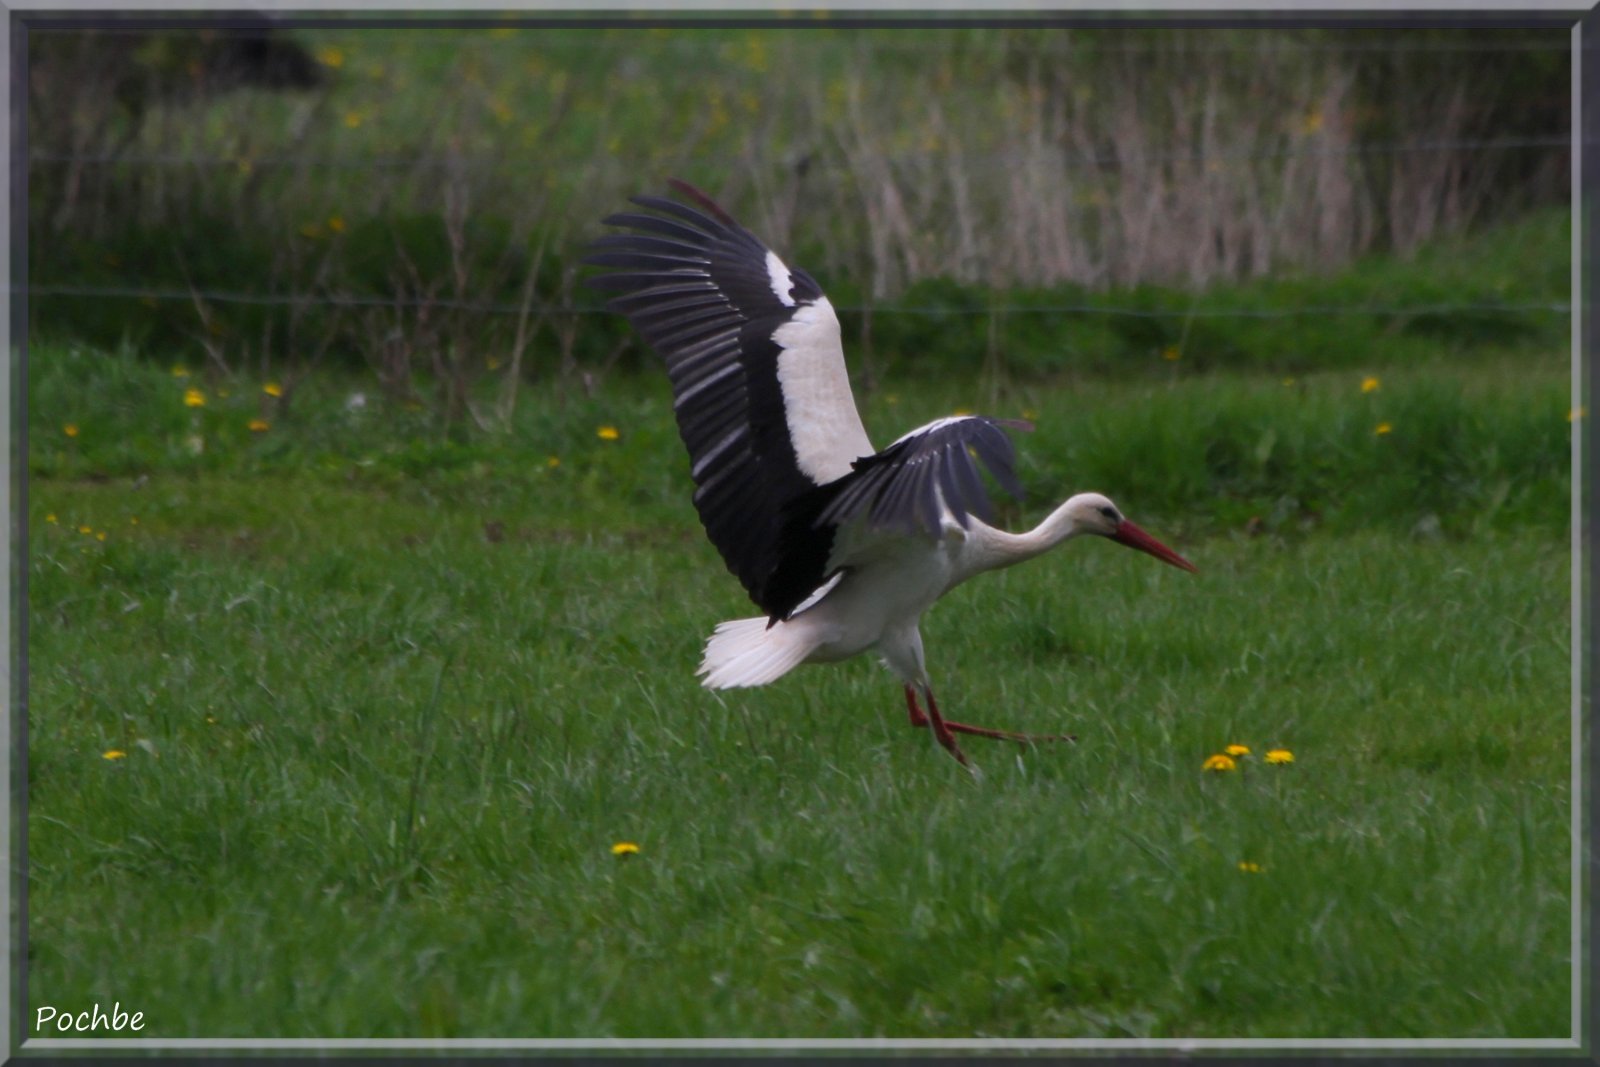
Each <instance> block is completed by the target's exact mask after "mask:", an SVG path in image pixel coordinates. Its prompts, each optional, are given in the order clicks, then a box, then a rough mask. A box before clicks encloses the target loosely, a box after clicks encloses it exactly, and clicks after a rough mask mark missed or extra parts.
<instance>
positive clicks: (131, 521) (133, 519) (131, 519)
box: [128, 515, 139, 526]
mask: <svg viewBox="0 0 1600 1067" xmlns="http://www.w3.org/2000/svg"><path fill="white" fill-rule="evenodd" d="M128 525H129V526H137V525H139V516H137V515H129V516H128Z"/></svg>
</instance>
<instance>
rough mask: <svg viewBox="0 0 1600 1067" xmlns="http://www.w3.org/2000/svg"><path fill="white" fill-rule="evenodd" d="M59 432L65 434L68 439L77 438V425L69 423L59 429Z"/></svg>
mask: <svg viewBox="0 0 1600 1067" xmlns="http://www.w3.org/2000/svg"><path fill="white" fill-rule="evenodd" d="M61 432H62V433H64V434H66V435H67V436H68V437H76V436H78V424H77V423H75V422H69V423H67V424H66V425H65V426H63V427H61Z"/></svg>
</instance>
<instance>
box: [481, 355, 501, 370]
mask: <svg viewBox="0 0 1600 1067" xmlns="http://www.w3.org/2000/svg"><path fill="white" fill-rule="evenodd" d="M483 365H484V366H485V367H487V368H488V369H489V370H499V369H500V361H499V360H498V359H496V358H495V357H494V356H489V357H487V358H486V359H484V361H483Z"/></svg>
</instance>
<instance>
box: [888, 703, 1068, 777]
mask: <svg viewBox="0 0 1600 1067" xmlns="http://www.w3.org/2000/svg"><path fill="white" fill-rule="evenodd" d="M924 692H925V693H927V696H928V712H927V714H924V713H923V711H922V708H921V707H920V706H919V705H918V704H917V691H916V690H915V689H914V688H912V687H911V686H909V685H908V686H906V710H907V711H908V712H910V713H911V725H912V726H921V727H932V728H933V732H934V735H935V736H936V737H938V738H939V743H940V744H941V745H944V747H945V748H947V749H949V750H950V752H951V754H952V755H954V756H955V757H956V758H957V759H958V760H960V761H961V762H962V763H966V762H967V759H966V757H965V756H964V755H962V754H961V748H960V746H958V745H957V744H956V740H955V736H954V735H955V734H971V735H973V736H974V737H987V738H991V739H993V740H995V741H1015V742H1017V743H1018V744H1022V745H1036V744H1041V743H1043V742H1047V741H1077V740H1078V738H1077V737H1076V736H1075V735H1073V734H1023V733H1017V732H1015V731H1013V730H992V729H990V728H989V727H987V726H969V725H967V724H966V723H964V722H952V721H950V720H949V719H946V718H944V717H943V716H942V715H940V714H939V704H938V702H937V701H935V700H934V699H933V690H931V689H928V690H924ZM946 738H948V740H946Z"/></svg>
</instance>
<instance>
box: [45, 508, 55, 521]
mask: <svg viewBox="0 0 1600 1067" xmlns="http://www.w3.org/2000/svg"><path fill="white" fill-rule="evenodd" d="M44 521H45V522H48V523H51V524H54V523H55V521H56V513H55V512H53V511H51V512H46V513H45V517H44Z"/></svg>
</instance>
